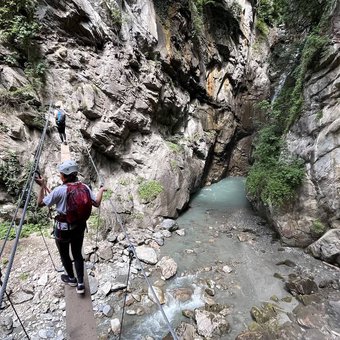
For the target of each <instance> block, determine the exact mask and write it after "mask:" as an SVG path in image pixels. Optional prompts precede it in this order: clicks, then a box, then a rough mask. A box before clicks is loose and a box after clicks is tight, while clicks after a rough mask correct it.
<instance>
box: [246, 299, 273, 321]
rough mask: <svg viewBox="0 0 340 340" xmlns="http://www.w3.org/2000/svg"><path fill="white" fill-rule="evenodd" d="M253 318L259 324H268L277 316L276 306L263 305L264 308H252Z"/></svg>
mask: <svg viewBox="0 0 340 340" xmlns="http://www.w3.org/2000/svg"><path fill="white" fill-rule="evenodd" d="M250 314H251V316H252V318H253V319H254V320H255V321H256V322H257V323H259V324H263V323H266V322H267V321H269V320H270V319H272V318H275V317H276V315H277V312H276V309H275V307H274V305H272V304H270V303H266V304H263V305H262V307H260V308H259V307H252V309H251V310H250Z"/></svg>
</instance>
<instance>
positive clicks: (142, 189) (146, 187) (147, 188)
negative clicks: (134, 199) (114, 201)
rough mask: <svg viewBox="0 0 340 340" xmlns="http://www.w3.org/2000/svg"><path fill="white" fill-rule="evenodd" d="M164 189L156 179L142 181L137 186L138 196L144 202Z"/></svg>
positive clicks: (150, 199)
mask: <svg viewBox="0 0 340 340" xmlns="http://www.w3.org/2000/svg"><path fill="white" fill-rule="evenodd" d="M163 190H164V188H163V186H162V185H161V184H160V183H159V182H158V181H154V180H151V181H144V182H142V183H141V184H140V185H139V187H138V194H139V197H140V198H141V199H142V200H143V201H145V202H151V201H153V200H155V199H156V198H157V196H158V195H159V194H160V193H161V192H162V191H163Z"/></svg>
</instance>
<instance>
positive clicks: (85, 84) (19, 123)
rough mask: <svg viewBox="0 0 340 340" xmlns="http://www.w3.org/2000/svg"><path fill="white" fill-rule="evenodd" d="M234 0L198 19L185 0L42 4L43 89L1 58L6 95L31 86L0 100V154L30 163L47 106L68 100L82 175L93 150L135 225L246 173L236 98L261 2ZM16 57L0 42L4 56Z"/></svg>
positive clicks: (53, 159)
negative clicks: (13, 99)
mask: <svg viewBox="0 0 340 340" xmlns="http://www.w3.org/2000/svg"><path fill="white" fill-rule="evenodd" d="M231 5H232V3H231V2H230V1H221V2H219V4H218V6H217V7H216V6H215V5H212V4H210V5H209V4H208V5H206V7H204V9H203V11H204V17H203V16H202V18H201V17H200V14H199V13H198V12H197V10H195V9H193V8H192V7H191V6H192V4H190V3H189V2H188V1H174V2H168V1H150V0H147V1H125V2H124V3H122V2H120V1H118V2H117V3H115V2H114V1H105V2H103V1H96V0H74V1H54V0H47V1H46V2H42V3H41V4H40V5H39V6H38V8H37V17H38V19H39V22H40V23H41V25H42V30H41V32H40V34H39V36H38V38H37V43H38V47H39V49H40V51H39V53H40V56H41V58H42V59H43V60H44V62H45V65H46V74H45V80H44V83H43V85H42V87H41V89H40V90H39V89H38V88H35V87H34V86H33V87H32V86H30V85H31V83H30V81H29V79H28V77H27V75H26V74H25V73H24V72H23V70H22V69H23V67H12V66H10V65H7V64H6V63H3V64H2V65H1V66H0V67H1V78H0V88H1V89H2V90H3V91H9V90H11V91H13V90H16V89H19V88H22V87H23V86H26V87H27V96H26V97H25V98H27V100H26V99H25V98H24V100H22V101H21V102H20V103H10V105H2V106H1V112H0V114H1V117H2V118H1V121H2V124H3V126H4V128H3V129H1V130H0V134H1V139H0V150H1V157H2V159H4V160H5V159H6V154H7V150H9V149H11V150H15V151H16V153H17V154H18V156H19V161H20V162H21V164H23V163H26V162H28V161H29V160H30V159H31V158H32V157H33V154H34V150H35V148H36V146H37V144H38V140H39V138H40V131H41V129H42V126H43V124H42V123H43V115H42V114H43V113H44V112H47V110H48V106H49V105H50V104H52V105H53V104H54V103H55V102H56V101H62V107H63V109H64V110H65V111H66V112H67V123H66V125H67V128H66V134H67V139H68V142H69V146H70V151H71V155H72V157H74V158H75V159H76V160H77V161H78V162H79V163H80V168H81V175H82V176H83V177H84V178H85V179H86V180H92V181H93V180H96V173H95V171H94V170H93V168H92V165H91V162H90V160H89V158H88V153H87V152H86V150H85V149H84V147H85V146H86V147H87V148H88V149H89V150H90V153H91V155H92V157H93V158H94V160H95V162H96V164H97V166H98V169H99V172H100V175H101V177H103V178H104V179H105V185H106V186H107V187H108V188H110V189H111V190H112V191H113V192H114V195H112V197H113V198H116V201H117V206H118V210H119V211H120V212H124V213H127V214H128V217H129V218H130V219H131V220H132V222H133V216H137V215H138V216H140V215H142V216H144V217H143V218H144V219H145V223H147V224H148V223H156V221H158V220H157V216H161V217H176V216H177V215H178V212H179V211H181V210H182V209H183V208H184V207H185V206H186V205H187V203H188V200H189V198H190V194H191V193H193V192H195V191H196V190H197V189H198V188H199V187H200V186H202V185H204V184H205V183H210V182H214V181H218V180H219V179H221V178H223V177H224V176H226V175H228V174H237V175H244V174H246V171H247V168H248V160H247V159H248V156H249V150H250V143H248V142H247V140H248V139H249V136H250V134H251V132H250V130H249V129H248V130H247V129H244V128H243V127H242V124H241V122H240V119H239V116H240V113H239V108H238V104H237V100H236V98H237V93H238V88H240V86H241V84H242V82H243V79H244V75H245V72H246V68H247V63H248V56H249V53H248V52H249V48H250V42H251V36H252V34H253V12H254V10H253V7H252V5H251V3H250V2H248V1H239V3H238V5H237V6H236V7H235V6H234V7H233V6H231ZM199 20H203V21H202V24H197V22H198V21H199ZM10 53H11V51H10V50H9V49H8V48H6V47H1V55H2V56H3V57H5V58H6V57H8V56H9V55H10ZM27 85H28V86H27ZM28 99H29V100H28ZM41 105H43V106H42V109H41ZM38 109H39V110H40V111H42V113H38ZM38 118H39V119H40V124H38V123H37V120H38ZM48 119H49V121H50V127H49V129H48V134H47V137H46V140H45V146H44V152H43V153H42V156H41V160H40V168H41V170H42V171H43V172H44V173H45V174H46V176H47V177H48V184H49V185H50V186H55V185H56V184H57V183H58V176H57V172H56V165H57V164H58V163H59V161H60V158H59V157H60V155H59V143H60V142H59V136H58V134H57V133H56V130H55V128H54V118H53V116H52V114H51V115H48ZM3 130H4V131H3ZM8 132H9V133H8ZM240 146H241V147H242V148H243V149H244V150H242V152H240V151H239V150H240ZM27 150H31V153H30V152H27ZM151 180H153V181H156V182H158V183H159V184H160V185H161V187H162V188H163V190H162V191H161V192H160V193H158V195H157V196H156V197H155V198H153V200H152V202H151V201H148V200H145V199H144V200H143V199H142V198H141V197H140V194H139V187H140V185H141V183H142V182H148V181H151ZM2 190H3V191H4V193H5V187H2ZM117 197H118V198H119V199H118V200H117Z"/></svg>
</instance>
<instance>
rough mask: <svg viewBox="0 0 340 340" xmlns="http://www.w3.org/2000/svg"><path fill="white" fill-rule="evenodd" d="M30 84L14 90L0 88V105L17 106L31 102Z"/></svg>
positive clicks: (31, 89)
mask: <svg viewBox="0 0 340 340" xmlns="http://www.w3.org/2000/svg"><path fill="white" fill-rule="evenodd" d="M32 91H33V88H32V86H31V85H29V86H24V87H21V88H19V89H16V90H0V107H1V108H6V107H8V106H12V107H18V106H20V105H22V104H31V103H32V102H33V101H34V97H33V95H32Z"/></svg>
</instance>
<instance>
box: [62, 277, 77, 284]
mask: <svg viewBox="0 0 340 340" xmlns="http://www.w3.org/2000/svg"><path fill="white" fill-rule="evenodd" d="M61 281H63V282H64V283H67V284H68V285H69V286H71V287H75V286H76V285H77V279H76V278H75V277H72V278H70V277H69V276H68V275H66V274H62V275H61Z"/></svg>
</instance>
